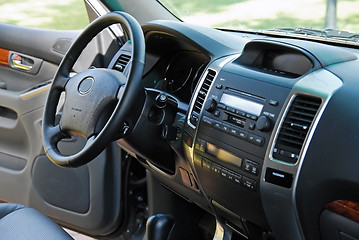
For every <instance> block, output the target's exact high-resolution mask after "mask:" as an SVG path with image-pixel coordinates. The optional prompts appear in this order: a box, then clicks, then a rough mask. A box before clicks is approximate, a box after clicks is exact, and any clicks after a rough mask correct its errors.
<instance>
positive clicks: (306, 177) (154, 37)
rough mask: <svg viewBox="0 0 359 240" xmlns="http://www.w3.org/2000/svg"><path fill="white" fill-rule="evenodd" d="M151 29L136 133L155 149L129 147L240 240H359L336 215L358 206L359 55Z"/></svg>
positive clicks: (182, 28)
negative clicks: (256, 239) (260, 232)
mask: <svg viewBox="0 0 359 240" xmlns="http://www.w3.org/2000/svg"><path fill="white" fill-rule="evenodd" d="M143 31H144V34H145V39H146V63H145V74H144V77H143V80H142V81H143V86H144V87H145V89H146V94H147V95H148V96H150V99H152V100H146V104H145V105H146V107H145V110H144V111H143V113H142V114H141V119H142V120H143V121H141V119H140V120H139V121H140V124H137V125H136V126H135V127H134V129H133V133H132V134H133V135H134V136H139V135H140V134H141V136H143V138H146V139H151V141H153V143H152V144H149V145H150V146H149V147H148V149H146V147H144V145H145V142H144V141H143V140H138V137H137V138H136V140H134V139H135V137H132V136H131V135H130V136H128V137H127V138H125V139H123V140H119V144H120V145H122V146H123V147H124V148H125V149H128V150H129V151H130V152H132V153H133V154H134V155H136V157H137V158H138V159H140V161H141V162H142V163H143V165H144V166H145V167H146V168H147V169H148V170H149V171H151V172H152V173H153V175H155V176H156V177H157V178H158V179H160V181H161V182H162V183H163V185H165V186H166V187H168V188H169V189H171V190H172V191H174V192H176V193H178V194H179V195H180V196H183V197H184V198H186V199H188V200H189V201H191V202H195V203H196V204H197V205H199V206H200V207H202V208H203V209H206V210H207V211H210V212H212V213H213V214H214V215H215V216H216V217H217V218H219V219H222V221H223V222H224V223H225V224H226V226H228V227H229V228H231V229H233V230H234V231H236V232H237V233H238V234H239V235H241V236H248V231H249V230H248V229H249V228H256V229H264V230H270V231H272V232H273V233H274V235H275V236H276V239H304V238H306V239H320V238H324V239H359V231H358V230H357V229H358V221H357V220H355V219H354V218H352V217H350V216H349V215H350V214H344V215H343V214H342V213H340V212H341V211H340V210H339V211H338V206H339V208H340V206H341V209H342V210H343V209H344V208H345V209H346V210H348V209H349V211H350V209H354V208H355V207H352V208H350V205H354V206H357V202H359V194H358V192H359V191H358V189H359V188H358V187H359V179H358V178H357V169H359V168H358V167H359V166H358V161H357V159H356V158H357V156H358V147H357V146H358V144H359V138H358V134H357V133H358V132H359V129H358V124H356V123H355V122H356V120H358V119H359V112H358V111H357V109H356V107H355V104H353V103H356V102H358V100H359V94H358V91H359V89H358V87H359V84H358V83H357V80H356V76H358V71H359V70H358V69H359V68H358V64H359V60H358V54H359V51H358V50H357V49H354V48H347V47H344V46H332V45H328V44H325V43H318V42H313V41H305V40H299V39H293V38H283V37H273V36H272V37H269V36H265V35H259V34H251V33H240V32H225V31H220V30H214V29H207V28H204V27H198V26H192V25H188V24H184V23H178V22H170V21H154V22H152V23H149V24H147V25H144V26H143ZM124 54H125V55H126V54H127V55H130V53H129V52H128V50H126V48H123V49H122V50H121V51H120V53H118V56H117V57H119V56H121V55H124ZM112 65H114V66H115V65H116V64H115V62H114V63H112ZM151 96H152V97H151ZM162 100H163V101H162ZM150 129H152V130H150ZM138 149H141V150H138ZM153 149H157V150H156V151H153ZM348 202H349V204H348ZM333 206H336V207H333ZM333 209H334V210H333ZM335 209H337V210H335ZM354 212H355V211H354ZM348 216H349V217H348ZM343 219H344V220H345V221H344V220H343ZM353 219H354V220H353ZM343 236H350V237H352V238H343Z"/></svg>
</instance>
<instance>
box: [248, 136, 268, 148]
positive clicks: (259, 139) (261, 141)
mask: <svg viewBox="0 0 359 240" xmlns="http://www.w3.org/2000/svg"><path fill="white" fill-rule="evenodd" d="M247 141H248V142H250V143H253V144H255V145H257V146H260V147H261V146H263V144H264V138H262V137H259V136H257V135H254V134H249V135H248V138H247Z"/></svg>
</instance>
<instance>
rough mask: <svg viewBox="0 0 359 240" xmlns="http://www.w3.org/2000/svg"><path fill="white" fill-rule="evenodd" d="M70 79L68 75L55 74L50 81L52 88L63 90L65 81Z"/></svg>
mask: <svg viewBox="0 0 359 240" xmlns="http://www.w3.org/2000/svg"><path fill="white" fill-rule="evenodd" d="M69 80H70V77H65V76H57V77H56V78H55V80H54V82H53V83H52V86H53V88H57V89H59V90H61V91H63V90H65V86H66V84H67V82H68V81H69Z"/></svg>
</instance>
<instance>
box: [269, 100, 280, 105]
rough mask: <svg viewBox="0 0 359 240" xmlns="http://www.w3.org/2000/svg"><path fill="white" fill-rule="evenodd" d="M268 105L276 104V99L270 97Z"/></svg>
mask: <svg viewBox="0 0 359 240" xmlns="http://www.w3.org/2000/svg"><path fill="white" fill-rule="evenodd" d="M269 105H272V106H277V105H278V101H277V100H273V99H271V100H269Z"/></svg>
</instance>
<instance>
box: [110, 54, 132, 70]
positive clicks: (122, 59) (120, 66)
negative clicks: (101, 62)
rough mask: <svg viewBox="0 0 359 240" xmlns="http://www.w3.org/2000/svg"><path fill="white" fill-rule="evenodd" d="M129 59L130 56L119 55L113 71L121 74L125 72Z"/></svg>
mask: <svg viewBox="0 0 359 240" xmlns="http://www.w3.org/2000/svg"><path fill="white" fill-rule="evenodd" d="M130 59H131V56H128V55H126V54H121V55H120V56H119V57H118V59H117V61H116V63H115V65H114V66H113V69H115V70H117V71H120V72H123V71H124V70H125V68H126V66H127V64H128V62H129V61H130Z"/></svg>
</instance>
